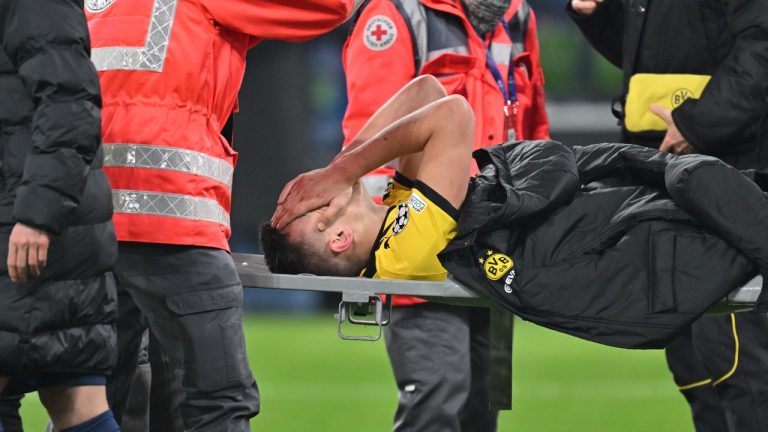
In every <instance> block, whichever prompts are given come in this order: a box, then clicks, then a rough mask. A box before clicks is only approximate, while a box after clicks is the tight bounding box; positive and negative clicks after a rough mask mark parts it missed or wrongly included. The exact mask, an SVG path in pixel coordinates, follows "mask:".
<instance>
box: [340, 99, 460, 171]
mask: <svg viewBox="0 0 768 432" xmlns="http://www.w3.org/2000/svg"><path fill="white" fill-rule="evenodd" d="M473 122H474V119H473V117H472V110H471V108H470V107H469V106H468V104H467V102H466V100H465V99H464V98H462V97H461V96H456V95H453V96H447V97H444V98H441V99H439V100H437V101H434V102H432V103H430V104H429V105H426V106H424V107H422V108H419V109H417V110H416V111H413V112H411V113H409V114H407V115H405V116H404V117H401V118H399V119H398V120H396V121H394V122H393V123H391V124H390V125H388V126H387V127H385V128H384V129H382V130H381V131H379V132H378V133H377V134H375V135H374V136H373V137H371V138H370V139H368V140H367V141H366V142H364V143H362V144H360V145H359V146H357V147H356V148H354V149H352V150H348V151H346V152H343V153H341V154H339V155H338V156H337V157H336V158H335V159H334V160H333V161H332V162H331V164H330V165H329V167H328V168H329V170H331V171H332V172H334V173H335V174H336V175H338V176H339V177H341V178H345V179H347V180H348V181H355V180H357V179H358V178H360V177H361V176H362V175H364V174H365V173H367V172H369V171H371V170H372V169H374V168H377V167H379V166H381V165H382V164H385V163H387V162H389V161H391V160H393V159H396V158H398V157H400V156H403V155H408V154H414V153H418V152H421V151H423V150H425V148H427V146H433V147H441V148H442V151H445V152H449V151H465V152H467V153H468V151H469V148H466V149H465V148H463V147H462V146H460V145H453V143H452V142H451V141H452V140H455V141H460V142H464V141H465V140H464V139H462V137H463V135H466V134H467V133H469V139H468V141H469V142H470V144H471V133H472V132H471V130H472V129H471V128H472V124H473ZM467 129H468V130H469V131H468V130H467ZM454 136H455V138H452V137H454ZM446 137H448V139H447V140H446V139H444V138H446ZM433 150H437V152H439V151H441V149H433Z"/></svg>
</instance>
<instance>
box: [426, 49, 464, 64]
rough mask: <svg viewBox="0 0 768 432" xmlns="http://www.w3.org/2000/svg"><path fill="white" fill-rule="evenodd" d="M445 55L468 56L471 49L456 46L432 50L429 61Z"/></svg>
mask: <svg viewBox="0 0 768 432" xmlns="http://www.w3.org/2000/svg"><path fill="white" fill-rule="evenodd" d="M445 53H452V54H463V55H468V54H469V49H468V48H467V47H466V46H455V47H449V48H443V49H439V50H432V51H430V52H429V53H427V61H430V60H432V59H434V58H437V57H440V56H441V55H443V54H445ZM425 63H426V62H425Z"/></svg>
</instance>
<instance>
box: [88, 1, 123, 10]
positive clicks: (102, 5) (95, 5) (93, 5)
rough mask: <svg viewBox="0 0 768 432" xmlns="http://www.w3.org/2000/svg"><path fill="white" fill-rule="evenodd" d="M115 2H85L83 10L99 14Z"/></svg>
mask: <svg viewBox="0 0 768 432" xmlns="http://www.w3.org/2000/svg"><path fill="white" fill-rule="evenodd" d="M115 1H117V0H85V8H86V9H87V10H88V12H94V13H96V12H101V11H103V10H104V9H106V8H108V7H109V6H111V5H112V3H114V2H115Z"/></svg>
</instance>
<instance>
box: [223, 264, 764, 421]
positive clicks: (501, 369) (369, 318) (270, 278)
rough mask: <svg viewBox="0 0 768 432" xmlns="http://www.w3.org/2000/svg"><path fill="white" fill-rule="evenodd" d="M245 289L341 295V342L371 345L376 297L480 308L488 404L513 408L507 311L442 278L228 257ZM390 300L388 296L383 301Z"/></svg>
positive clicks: (744, 295)
mask: <svg viewBox="0 0 768 432" xmlns="http://www.w3.org/2000/svg"><path fill="white" fill-rule="evenodd" d="M232 258H233V259H234V261H235V264H236V265H237V272H238V274H239V275H240V280H241V281H242V283H243V286H244V287H249V288H273V289H283V290H301V291H322V292H334V293H341V302H340V303H339V309H338V313H337V314H336V320H337V333H338V335H339V337H341V338H342V339H346V340H367V341H375V340H378V339H380V338H381V334H382V329H383V326H385V325H387V324H388V323H389V317H390V314H389V313H390V312H391V304H390V303H388V302H387V301H385V300H382V297H381V295H393V294H394V295H398V294H399V295H411V296H418V297H422V298H427V299H430V300H435V301H439V302H443V303H449V304H460V305H472V306H484V307H488V308H489V309H490V317H491V326H490V343H489V345H490V347H489V349H490V359H491V368H490V370H491V379H490V382H491V389H490V399H491V400H490V403H491V406H492V408H493V409H497V410H509V409H511V408H512V337H513V325H514V324H513V323H514V321H513V317H512V314H511V312H509V311H507V310H506V309H504V308H502V307H501V306H499V305H497V304H495V303H493V302H491V301H490V300H488V299H486V298H482V297H479V296H477V295H476V294H474V293H473V292H471V291H470V290H468V289H466V288H464V287H462V286H461V285H459V284H457V283H455V282H453V281H452V280H450V278H449V280H446V281H444V282H427V281H404V280H383V279H365V278H354V277H333V276H315V275H309V274H305V275H285V274H273V273H271V272H270V271H269V269H268V268H267V265H266V263H265V262H264V256H263V255H250V254H239V253H234V254H232ZM762 286H763V280H762V278H761V277H760V276H758V277H755V278H754V279H752V280H750V281H749V282H748V283H747V284H745V285H744V286H743V287H741V288H739V289H737V290H735V291H733V292H731V293H730V294H729V295H728V296H727V297H725V298H724V299H723V300H722V301H720V302H719V303H718V304H716V305H715V306H713V307H712V308H711V309H710V310H709V311H708V313H712V314H715V313H727V312H738V311H742V310H750V309H752V308H753V306H754V304H755V302H756V300H757V297H758V296H759V295H760V290H761V289H762ZM387 298H389V297H387ZM345 323H348V324H352V325H364V326H375V327H376V328H377V330H376V331H377V332H376V333H375V334H373V335H352V334H347V333H345V332H344V331H343V328H344V324H345Z"/></svg>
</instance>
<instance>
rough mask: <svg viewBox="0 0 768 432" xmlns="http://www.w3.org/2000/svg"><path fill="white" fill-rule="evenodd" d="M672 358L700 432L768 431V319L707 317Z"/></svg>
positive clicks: (669, 352) (675, 346) (672, 349)
mask: <svg viewBox="0 0 768 432" xmlns="http://www.w3.org/2000/svg"><path fill="white" fill-rule="evenodd" d="M666 356H667V364H668V365H669V369H670V371H671V372H672V375H673V376H674V379H675V383H677V385H678V386H679V387H680V391H681V392H682V394H683V395H684V396H685V398H686V399H687V400H688V403H689V404H690V406H691V413H692V415H693V422H694V425H695V426H696V430H697V432H737V431H738V432H752V431H754V432H759V431H766V430H768V316H766V315H765V314H761V313H756V312H742V313H737V314H726V315H712V316H705V317H702V318H700V319H699V320H698V321H696V322H695V323H693V325H692V326H691V328H690V329H689V330H687V331H686V332H685V333H683V334H682V335H681V336H680V337H679V338H677V339H675V341H673V342H672V344H670V345H669V346H668V347H667V349H666Z"/></svg>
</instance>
